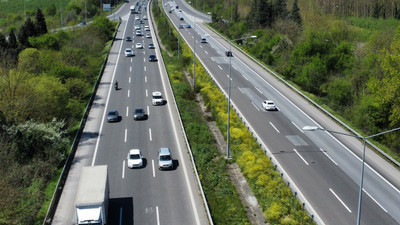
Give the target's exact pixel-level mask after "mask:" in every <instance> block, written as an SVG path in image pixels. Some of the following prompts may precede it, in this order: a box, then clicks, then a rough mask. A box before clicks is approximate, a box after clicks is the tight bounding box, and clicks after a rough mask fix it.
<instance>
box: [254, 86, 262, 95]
mask: <svg viewBox="0 0 400 225" xmlns="http://www.w3.org/2000/svg"><path fill="white" fill-rule="evenodd" d="M254 88H255V89H256V90H257V91H258V92H260V94H262V92H261V91H260V89H258V88H257V87H255V86H254Z"/></svg>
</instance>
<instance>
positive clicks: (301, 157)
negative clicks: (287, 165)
mask: <svg viewBox="0 0 400 225" xmlns="http://www.w3.org/2000/svg"><path fill="white" fill-rule="evenodd" d="M293 150H294V152H296V154H297V155H298V156H299V157H300V159H302V160H303V162H304V163H305V164H306V165H307V166H308V165H309V164H308V162H307V161H306V160H305V159H304V158H303V156H301V155H300V153H298V152H297V150H296V149H293Z"/></svg>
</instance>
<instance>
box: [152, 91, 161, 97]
mask: <svg viewBox="0 0 400 225" xmlns="http://www.w3.org/2000/svg"><path fill="white" fill-rule="evenodd" d="M153 95H155V96H160V95H161V92H160V91H155V92H153Z"/></svg>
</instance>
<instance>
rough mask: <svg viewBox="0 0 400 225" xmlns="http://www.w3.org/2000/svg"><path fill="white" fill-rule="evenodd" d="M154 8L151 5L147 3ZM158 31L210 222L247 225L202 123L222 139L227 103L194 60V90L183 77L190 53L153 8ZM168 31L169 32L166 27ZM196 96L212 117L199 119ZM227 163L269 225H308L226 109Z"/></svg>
mask: <svg viewBox="0 0 400 225" xmlns="http://www.w3.org/2000/svg"><path fill="white" fill-rule="evenodd" d="M153 6H154V5H153ZM153 15H154V16H155V18H156V22H157V29H158V33H159V34H160V36H161V41H162V44H163V45H164V46H165V47H166V50H165V51H163V58H164V61H165V63H166V66H167V70H168V74H169V77H170V80H171V84H172V87H173V90H174V95H175V98H176V101H177V104H178V108H179V111H180V114H181V117H182V120H183V124H184V127H185V132H186V134H187V136H188V139H189V144H190V146H191V149H192V152H193V156H194V160H195V162H196V167H197V169H198V172H199V176H200V180H201V183H202V186H203V189H204V191H205V194H206V198H207V201H208V204H209V207H210V210H211V214H212V217H213V222H214V224H249V221H248V219H247V217H246V214H245V211H244V208H243V207H244V206H243V205H242V204H241V202H240V200H239V198H238V194H237V191H236V190H235V187H234V186H233V184H232V181H231V180H230V178H229V175H228V174H227V164H228V163H231V161H229V160H228V161H227V160H225V158H224V156H223V155H221V154H220V153H219V151H218V149H217V146H216V141H215V140H214V137H213V135H212V133H211V131H210V130H209V128H208V127H207V124H206V120H207V119H212V120H215V121H216V123H217V125H218V127H219V129H220V130H221V131H222V133H223V134H224V136H225V137H226V127H227V125H226V121H227V107H228V106H227V102H226V99H225V97H224V96H223V94H222V93H221V92H220V90H219V89H218V87H217V86H216V85H215V84H214V82H213V81H212V80H211V78H210V76H209V75H208V74H207V73H206V71H205V70H204V68H203V67H202V66H201V64H200V62H199V61H197V62H196V88H195V89H196V90H195V91H193V88H192V86H191V85H190V84H189V82H188V80H187V78H186V75H185V74H189V76H191V77H192V76H193V74H192V72H193V62H192V60H193V53H192V52H191V50H190V48H189V47H188V46H187V45H186V44H185V43H184V42H183V41H182V42H181V43H180V46H181V51H182V52H181V53H180V59H178V58H177V55H178V52H177V51H178V46H177V43H178V39H177V35H178V32H177V31H176V30H175V29H174V28H173V26H172V25H170V24H169V21H168V19H167V17H166V15H165V14H164V12H161V11H160V8H159V6H158V7H153ZM170 27H171V31H170V30H169V28H170ZM197 93H200V94H201V96H202V97H203V99H204V101H205V104H206V107H207V110H208V111H210V112H211V114H212V118H204V117H203V116H202V113H201V109H200V108H199V106H198V105H197V102H196V100H195V95H196V94H197ZM230 116H231V142H230V147H231V151H232V156H233V159H232V161H234V162H237V163H238V164H239V166H240V168H241V171H242V172H243V174H244V175H245V177H246V180H247V182H248V183H249V185H250V186H251V189H252V191H253V193H254V194H255V195H256V197H257V200H258V203H259V205H260V207H261V209H262V210H263V212H264V215H265V217H266V219H267V221H266V222H268V223H269V224H277V225H278V224H279V225H282V224H314V223H313V221H312V219H311V218H310V217H309V216H308V214H307V213H306V212H305V210H304V209H303V207H302V205H301V204H300V203H299V201H298V200H297V198H296V197H295V196H293V194H292V192H291V191H290V189H289V188H288V187H287V185H286V184H285V182H284V181H283V179H282V178H281V177H280V174H279V173H278V172H277V171H276V170H275V169H274V167H273V165H272V163H271V162H270V160H269V158H268V157H267V156H266V155H265V154H264V153H263V151H262V149H261V148H260V147H259V146H258V144H257V143H256V141H255V140H254V138H253V137H252V135H251V134H250V132H249V131H248V130H247V129H246V127H245V126H244V125H243V123H242V122H241V120H240V119H239V118H238V116H237V115H236V114H235V113H234V112H232V111H231V115H230Z"/></svg>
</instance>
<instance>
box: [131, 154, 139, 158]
mask: <svg viewBox="0 0 400 225" xmlns="http://www.w3.org/2000/svg"><path fill="white" fill-rule="evenodd" d="M129 159H140V155H139V154H135V155H130V156H129Z"/></svg>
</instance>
